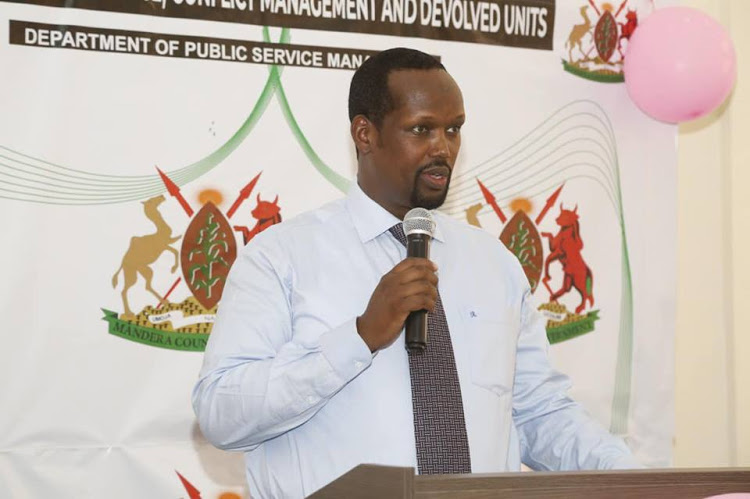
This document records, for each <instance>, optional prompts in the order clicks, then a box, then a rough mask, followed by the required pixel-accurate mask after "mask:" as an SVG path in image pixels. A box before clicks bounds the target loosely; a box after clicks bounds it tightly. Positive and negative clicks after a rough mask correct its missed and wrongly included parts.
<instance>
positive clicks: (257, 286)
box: [193, 241, 372, 450]
mask: <svg viewBox="0 0 750 499" xmlns="http://www.w3.org/2000/svg"><path fill="white" fill-rule="evenodd" d="M260 248H262V245H260V244H255V241H254V245H253V247H250V248H246V249H245V251H243V252H241V254H240V256H239V258H238V259H237V261H235V263H234V265H233V267H232V270H231V272H230V275H229V278H228V280H227V283H226V286H225V288H224V293H223V296H222V300H221V303H220V306H219V313H218V315H217V320H216V323H215V324H214V327H213V330H212V332H211V336H210V339H209V342H208V346H207V348H206V353H205V357H204V362H203V368H202V370H201V373H200V377H199V381H198V383H197V385H196V386H195V388H194V389H193V409H194V410H195V414H196V415H197V416H198V422H199V424H200V427H201V430H202V431H203V434H204V435H205V436H206V438H207V439H208V440H209V441H210V442H211V443H213V444H214V445H215V446H217V447H219V448H222V449H227V450H250V449H252V448H254V447H256V446H257V445H258V444H260V443H262V442H264V441H265V440H268V439H270V438H273V437H275V436H277V435H280V434H282V433H284V432H286V431H289V430H290V429H292V428H295V427H297V426H299V425H301V424H302V423H304V422H305V421H307V420H308V419H310V418H311V417H312V416H313V415H314V414H315V413H316V412H317V411H318V410H320V408H321V407H323V405H325V403H326V402H327V401H328V400H329V399H330V398H331V397H332V396H333V395H334V394H335V393H337V392H338V391H339V390H340V389H341V388H342V387H344V386H345V385H346V384H347V383H348V382H349V381H351V380H352V379H353V378H355V377H356V376H357V375H358V374H359V373H360V372H362V371H363V370H364V369H366V368H367V367H368V366H369V365H370V363H371V362H372V354H371V353H370V350H369V348H368V347H367V346H366V344H365V343H364V341H362V339H361V338H360V336H359V335H358V334H357V330H356V325H355V318H354V317H352V319H351V320H350V321H347V322H345V323H344V324H342V325H340V326H338V327H336V328H334V329H332V330H330V331H327V332H325V333H323V334H321V335H320V336H319V338H317V339H315V340H311V341H304V342H301V341H299V340H298V339H295V337H294V336H293V334H292V310H291V301H290V299H291V286H292V282H291V281H292V275H291V272H290V271H287V270H286V269H276V268H274V263H272V262H273V260H272V259H271V258H269V257H268V255H267V254H266V253H265V252H264V251H263V250H262V249H260ZM277 265H278V264H277Z"/></svg>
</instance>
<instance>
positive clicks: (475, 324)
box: [464, 310, 519, 396]
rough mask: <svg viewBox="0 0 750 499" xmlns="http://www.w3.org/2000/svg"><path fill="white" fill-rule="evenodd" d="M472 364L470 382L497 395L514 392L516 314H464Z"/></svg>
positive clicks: (472, 312)
mask: <svg viewBox="0 0 750 499" xmlns="http://www.w3.org/2000/svg"><path fill="white" fill-rule="evenodd" d="M464 322H465V324H466V333H467V335H468V339H469V341H468V343H469V357H470V362H471V381H472V382H473V383H474V384H476V385H478V386H481V387H483V388H486V389H487V390H490V391H492V392H493V393H495V394H496V395H498V396H506V395H508V394H510V393H512V391H513V379H514V377H515V369H516V346H517V340H518V332H519V323H518V320H517V318H516V316H515V314H512V313H509V314H508V315H505V316H503V315H502V314H501V313H498V312H495V313H493V314H482V313H480V312H479V311H474V310H467V311H466V312H465V314H464Z"/></svg>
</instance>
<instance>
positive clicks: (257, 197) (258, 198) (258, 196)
mask: <svg viewBox="0 0 750 499" xmlns="http://www.w3.org/2000/svg"><path fill="white" fill-rule="evenodd" d="M255 199H256V200H257V201H258V204H260V192H259V193H258V195H257V196H255Z"/></svg>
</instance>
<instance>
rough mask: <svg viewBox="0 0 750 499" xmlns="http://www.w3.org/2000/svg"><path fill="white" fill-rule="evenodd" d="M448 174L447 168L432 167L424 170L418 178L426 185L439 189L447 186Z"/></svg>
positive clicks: (448, 169)
mask: <svg viewBox="0 0 750 499" xmlns="http://www.w3.org/2000/svg"><path fill="white" fill-rule="evenodd" d="M450 173H451V171H450V168H448V167H447V166H434V167H429V168H425V169H424V170H423V171H422V173H420V176H421V177H422V179H423V180H424V181H425V182H426V183H427V185H429V186H431V187H434V188H436V189H439V188H443V187H445V186H446V185H447V184H448V178H449V177H450Z"/></svg>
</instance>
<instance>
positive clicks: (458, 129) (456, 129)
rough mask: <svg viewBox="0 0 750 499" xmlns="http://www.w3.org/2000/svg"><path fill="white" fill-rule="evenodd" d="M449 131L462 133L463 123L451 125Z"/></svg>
mask: <svg viewBox="0 0 750 499" xmlns="http://www.w3.org/2000/svg"><path fill="white" fill-rule="evenodd" d="M447 131H448V133H452V134H459V133H461V125H453V126H451V127H448V130H447Z"/></svg>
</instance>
